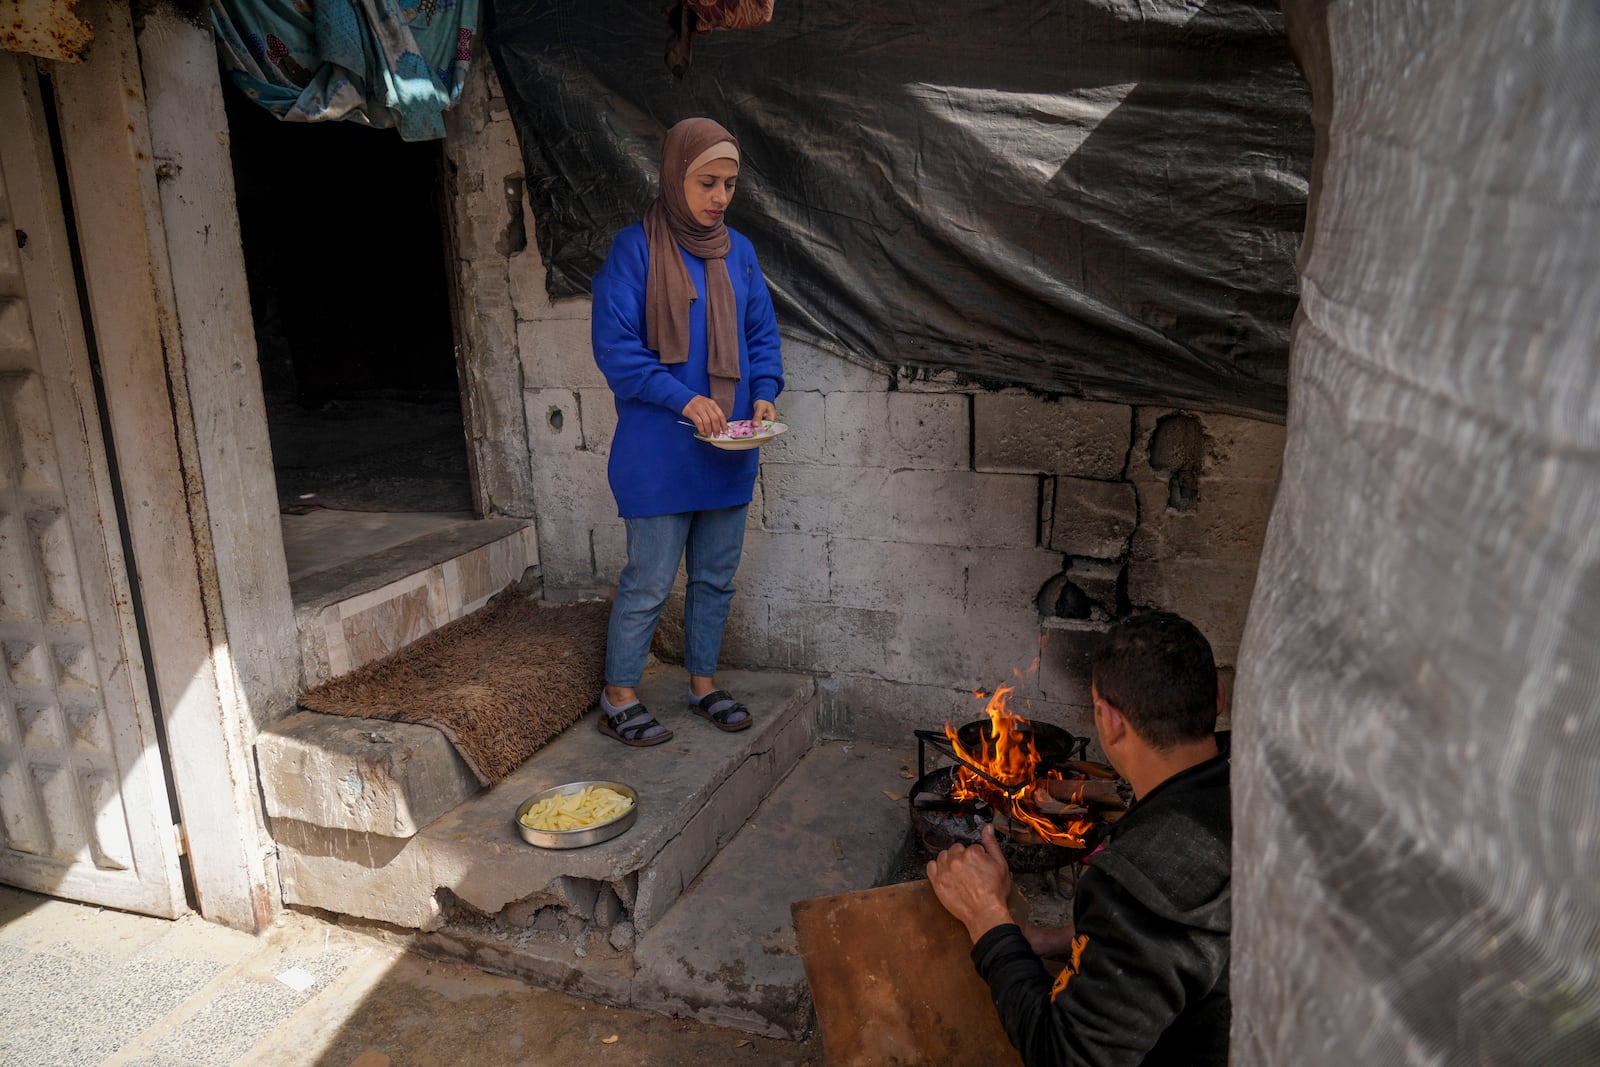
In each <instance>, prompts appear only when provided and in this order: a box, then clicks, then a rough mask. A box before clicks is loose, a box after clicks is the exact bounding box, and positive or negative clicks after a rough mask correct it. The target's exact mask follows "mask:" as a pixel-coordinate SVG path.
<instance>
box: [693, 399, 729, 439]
mask: <svg viewBox="0 0 1600 1067" xmlns="http://www.w3.org/2000/svg"><path fill="white" fill-rule="evenodd" d="M683 416H684V418H686V419H688V420H689V421H690V422H692V423H694V428H695V429H696V430H699V431H700V432H701V433H702V434H704V435H705V436H707V437H715V436H716V435H717V434H719V433H722V432H723V431H724V430H726V429H727V428H728V416H726V415H724V414H723V413H722V405H721V404H718V403H717V402H716V401H715V400H712V399H711V398H710V397H709V396H697V397H695V398H694V399H693V400H691V401H689V402H688V403H687V404H685V405H684V407H683Z"/></svg>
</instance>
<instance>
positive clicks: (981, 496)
mask: <svg viewBox="0 0 1600 1067" xmlns="http://www.w3.org/2000/svg"><path fill="white" fill-rule="evenodd" d="M826 500H827V503H828V523H829V526H830V527H831V529H833V530H834V531H837V532H839V533H841V534H848V535H849V536H851V537H856V538H864V539H867V540H883V541H907V542H913V543H916V544H931V545H965V546H970V547H977V548H1006V547H1013V548H1019V547H1028V546H1032V545H1034V544H1036V543H1037V536H1038V506H1039V483H1038V479H1036V478H1033V477H1029V476H1026V475H1016V474H974V473H972V472H971V471H914V470H885V469H882V468H873V467H859V468H848V467H846V468H839V469H838V470H836V471H835V473H834V477H833V478H832V486H831V490H830V492H829V495H828V496H827V498H826ZM816 503H817V502H816V501H813V502H811V506H812V507H815V506H816Z"/></svg>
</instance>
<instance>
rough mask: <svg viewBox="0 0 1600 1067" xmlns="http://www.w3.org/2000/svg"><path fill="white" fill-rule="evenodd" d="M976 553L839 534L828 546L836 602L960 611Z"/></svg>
mask: <svg viewBox="0 0 1600 1067" xmlns="http://www.w3.org/2000/svg"><path fill="white" fill-rule="evenodd" d="M1001 551H1003V550H1001ZM974 555H975V554H974V553H972V552H970V551H969V550H967V549H965V548H955V547H951V546H947V545H918V544H910V543H908V542H904V541H863V540H858V539H856V538H853V537H841V536H837V535H835V536H834V537H832V538H831V539H830V540H829V548H828V564H829V568H830V570H831V572H832V573H831V586H830V588H831V590H832V595H833V602H834V603H835V604H838V605H841V606H845V607H853V608H868V609H872V610H878V611H897V612H917V613H924V612H932V613H935V614H941V615H954V614H959V612H960V605H961V603H962V598H963V596H964V594H965V591H966V589H967V569H968V567H969V566H970V565H971V563H972V561H973V559H974ZM1058 558H1059V557H1058Z"/></svg>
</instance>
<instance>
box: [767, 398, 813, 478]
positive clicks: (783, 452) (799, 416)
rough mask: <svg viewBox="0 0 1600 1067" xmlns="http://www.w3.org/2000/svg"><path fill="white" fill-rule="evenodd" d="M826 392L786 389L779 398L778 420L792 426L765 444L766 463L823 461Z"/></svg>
mask: <svg viewBox="0 0 1600 1067" xmlns="http://www.w3.org/2000/svg"><path fill="white" fill-rule="evenodd" d="M822 411H823V405H822V394H821V393H819V392H815V391H809V392H808V391H798V390H795V389H792V388H790V389H785V390H784V393H783V395H782V396H780V397H778V420H779V421H780V422H782V423H783V424H784V425H785V426H787V427H789V429H788V432H786V433H785V434H784V435H783V436H782V437H780V438H778V439H777V440H776V441H774V442H772V443H771V444H769V445H762V446H761V462H762V463H821V462H824V457H823V447H822V439H823V435H822Z"/></svg>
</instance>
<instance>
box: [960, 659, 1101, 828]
mask: <svg viewBox="0 0 1600 1067" xmlns="http://www.w3.org/2000/svg"><path fill="white" fill-rule="evenodd" d="M1012 690H1013V687H1012V686H1009V685H1002V686H1000V687H998V688H997V689H996V690H995V691H994V695H993V696H991V697H990V698H989V702H988V705H987V706H986V707H985V709H984V710H985V712H986V713H987V714H988V717H989V722H988V725H987V728H986V729H984V730H983V731H982V732H981V735H980V738H981V739H980V740H979V742H978V743H977V744H970V743H968V744H963V742H962V738H961V734H960V732H959V731H957V730H955V729H954V728H952V727H951V726H950V725H949V724H948V723H947V724H946V725H945V729H944V735H945V738H946V739H947V740H948V741H949V742H950V744H951V746H952V749H953V751H954V752H955V754H956V758H957V760H958V761H959V763H960V764H961V765H960V766H958V767H957V769H956V772H955V778H954V781H953V782H952V785H951V791H950V798H951V799H952V800H954V801H973V802H976V801H982V802H984V803H986V804H988V805H989V806H990V807H992V808H993V809H994V811H995V819H994V821H995V823H996V829H997V830H999V829H1001V825H1000V819H1001V817H1002V816H1004V817H1005V821H1006V825H1007V826H1011V827H1015V826H1018V825H1021V826H1026V827H1027V828H1028V829H1029V831H1030V832H1031V835H1032V836H1035V837H1037V839H1038V840H1040V841H1044V842H1048V843H1050V844H1054V845H1062V846H1065V847H1067V848H1082V847H1083V845H1084V837H1085V835H1086V834H1088V833H1089V832H1090V831H1091V830H1093V829H1094V823H1093V822H1092V821H1091V820H1090V819H1089V818H1087V816H1088V814H1089V808H1088V805H1087V804H1085V803H1084V797H1085V795H1086V790H1087V788H1088V785H1089V780H1088V779H1087V778H1083V779H1078V780H1077V788H1076V790H1075V791H1074V792H1069V793H1068V794H1067V795H1066V796H1062V794H1061V793H1060V792H1059V791H1057V790H1058V789H1059V786H1060V784H1061V782H1063V781H1064V779H1063V778H1062V774H1061V772H1060V771H1059V770H1057V769H1055V768H1053V767H1051V768H1046V769H1041V768H1040V757H1039V751H1038V748H1037V747H1036V746H1035V744H1034V738H1033V734H1034V733H1035V732H1036V731H1035V727H1034V724H1033V723H1031V722H1029V721H1028V720H1027V719H1024V718H1022V717H1021V716H1019V715H1017V714H1015V713H1014V712H1012V710H1011V705H1010V698H1011V693H1012Z"/></svg>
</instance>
